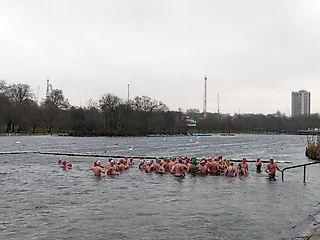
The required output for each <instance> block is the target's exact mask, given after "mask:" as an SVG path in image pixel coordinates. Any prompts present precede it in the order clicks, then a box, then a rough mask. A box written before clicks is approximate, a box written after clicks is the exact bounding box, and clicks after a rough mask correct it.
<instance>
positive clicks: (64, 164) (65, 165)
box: [57, 159, 72, 170]
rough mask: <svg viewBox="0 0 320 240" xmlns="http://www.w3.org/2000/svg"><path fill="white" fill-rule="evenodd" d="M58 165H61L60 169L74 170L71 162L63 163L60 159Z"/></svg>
mask: <svg viewBox="0 0 320 240" xmlns="http://www.w3.org/2000/svg"><path fill="white" fill-rule="evenodd" d="M57 163H58V164H60V167H61V169H63V170H67V169H72V163H71V162H67V161H65V160H63V161H62V160H61V159H59V160H58V162H57Z"/></svg>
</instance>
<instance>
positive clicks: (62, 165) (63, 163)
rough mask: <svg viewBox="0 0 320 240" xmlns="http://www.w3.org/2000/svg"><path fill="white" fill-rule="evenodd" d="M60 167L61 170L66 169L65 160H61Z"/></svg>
mask: <svg viewBox="0 0 320 240" xmlns="http://www.w3.org/2000/svg"><path fill="white" fill-rule="evenodd" d="M60 167H61V168H62V169H63V170H66V169H67V161H62V162H61V166H60Z"/></svg>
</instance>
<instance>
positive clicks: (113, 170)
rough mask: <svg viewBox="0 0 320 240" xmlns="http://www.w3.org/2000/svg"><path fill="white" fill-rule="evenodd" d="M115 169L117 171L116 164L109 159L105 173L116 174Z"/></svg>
mask: <svg viewBox="0 0 320 240" xmlns="http://www.w3.org/2000/svg"><path fill="white" fill-rule="evenodd" d="M117 171H118V170H117V166H116V165H115V164H114V161H113V160H111V161H110V166H109V168H108V169H107V174H108V175H117V174H118V172H117Z"/></svg>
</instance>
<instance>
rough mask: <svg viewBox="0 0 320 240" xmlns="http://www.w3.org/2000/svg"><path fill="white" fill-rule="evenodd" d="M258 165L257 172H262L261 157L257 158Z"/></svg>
mask: <svg viewBox="0 0 320 240" xmlns="http://www.w3.org/2000/svg"><path fill="white" fill-rule="evenodd" d="M256 167H257V173H261V167H262V162H261V159H260V157H258V158H257V160H256Z"/></svg>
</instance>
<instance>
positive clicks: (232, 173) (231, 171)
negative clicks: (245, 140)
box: [225, 162, 237, 177]
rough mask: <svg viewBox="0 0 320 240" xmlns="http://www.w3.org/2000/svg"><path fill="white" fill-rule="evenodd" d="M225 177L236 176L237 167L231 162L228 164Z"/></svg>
mask: <svg viewBox="0 0 320 240" xmlns="http://www.w3.org/2000/svg"><path fill="white" fill-rule="evenodd" d="M225 174H226V176H227V177H236V176H237V169H236V168H235V167H234V166H233V162H231V163H230V164H229V166H228V167H227V169H226V172H225Z"/></svg>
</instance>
